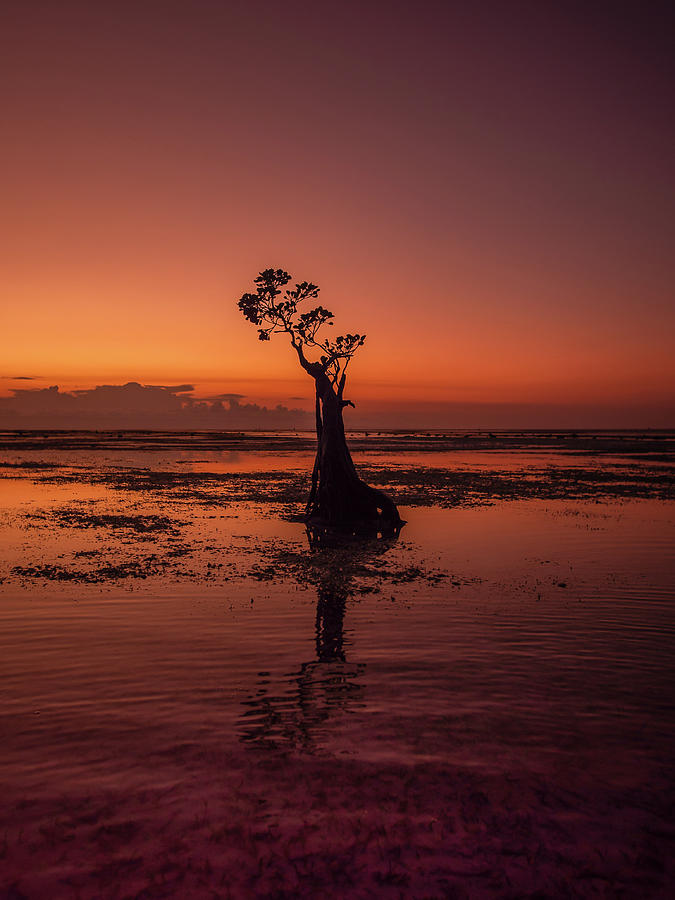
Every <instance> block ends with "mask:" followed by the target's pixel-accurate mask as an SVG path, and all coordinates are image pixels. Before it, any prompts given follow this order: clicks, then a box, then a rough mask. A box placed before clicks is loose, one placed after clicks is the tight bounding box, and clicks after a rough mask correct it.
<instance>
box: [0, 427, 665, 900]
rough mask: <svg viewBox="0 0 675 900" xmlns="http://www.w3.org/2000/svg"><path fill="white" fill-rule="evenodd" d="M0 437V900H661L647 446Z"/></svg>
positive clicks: (653, 450) (653, 479)
mask: <svg viewBox="0 0 675 900" xmlns="http://www.w3.org/2000/svg"><path fill="white" fill-rule="evenodd" d="M313 446H314V444H313V440H312V436H311V435H303V434H288V433H268V434H216V433H194V434H187V433H181V434H171V433H158V432H110V433H102V432H97V433H94V432H89V433H87V432H40V433H38V432H6V433H2V434H0V497H1V502H0V548H1V550H2V552H1V554H0V739H1V740H0V789H1V791H2V804H0V897H1V898H15V900H19V898H30V900H32V898H43V897H48V898H102V897H103V898H134V897H137V898H155V897H157V898H164V897H186V898H191V897H195V898H202V897H203V898H218V897H222V898H226V897H229V898H252V897H256V898H257V897H270V898H272V897H274V898H296V897H311V898H323V897H325V898H329V897H330V898H335V897H344V898H352V897H353V898H361V897H363V898H366V897H375V898H380V897H382V898H420V900H422V898H446V897H453V898H474V897H476V898H482V897H486V898H492V897H494V898H502V897H504V898H522V897H532V898H534V897H537V898H544V897H551V898H557V897H589V898H590V897H612V898H614V897H622V898H623V897H626V898H647V897H663V898H670V897H672V896H673V895H674V894H675V864H674V862H673V859H674V858H675V856H674V850H675V823H674V822H673V801H674V800H675V791H674V784H673V780H674V779H673V764H672V760H673V759H674V758H675V704H674V701H673V687H674V685H675V661H674V660H675V504H674V503H673V499H674V498H675V434H674V433H672V432H648V433H628V432H614V433H611V432H597V433H590V432H586V433H570V432H547V433H544V432H500V433H489V432H484V433H477V432H473V433H471V434H469V433H463V432H454V433H451V432H447V433H443V434H440V433H429V434H422V433H415V434H413V433H398V434H396V433H386V434H385V433H371V434H365V433H358V434H354V435H351V436H350V446H351V447H352V449H353V456H354V461H355V463H356V464H357V467H358V468H359V471H360V473H361V475H362V477H363V478H364V479H365V480H367V481H368V482H369V483H371V484H373V485H376V486H378V487H381V488H382V489H384V490H386V491H387V492H388V493H389V494H391V496H392V497H393V498H394V500H395V501H396V503H397V504H398V506H399V509H400V511H401V514H402V516H403V518H404V519H405V520H406V522H407V524H406V525H405V527H404V528H403V530H402V532H401V534H400V536H399V537H398V539H397V540H380V541H377V540H374V541H370V542H359V543H356V542H351V543H350V542H347V543H345V544H343V545H338V546H332V545H331V546H318V547H317V546H316V545H314V544H313V542H312V541H311V540H310V539H309V537H308V535H307V532H306V530H305V526H304V524H303V521H302V514H303V510H304V502H305V499H306V496H307V492H308V489H309V476H310V472H311V468H312V462H313Z"/></svg>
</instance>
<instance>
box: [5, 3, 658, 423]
mask: <svg viewBox="0 0 675 900" xmlns="http://www.w3.org/2000/svg"><path fill="white" fill-rule="evenodd" d="M615 6H616V8H614V6H613V5H609V4H607V5H603V6H602V8H601V7H600V5H598V6H593V4H576V3H570V4H545V3H544V4H542V3H537V4H534V3H533V4H525V3H518V2H514V3H493V4H491V3H483V4H463V3H457V4H455V3H450V2H446V3H437V2H425V3H412V2H409V3H398V2H391V3H387V4H384V3H369V2H359V3H352V2H340V3H322V2H308V0H306V2H300V0H285V2H283V3H282V2H255V0H253V2H251V0H247V2H241V3H240V2H227V0H222V2H212V3H211V2H199V0H196V2H184V3H179V2H167V0H164V2H143V0H139V2H134V3H131V2H129V3H125V2H116V3H105V2H96V3H59V2H50V3H33V2H30V0H26V2H22V3H18V2H16V3H14V4H13V5H12V6H11V7H10V9H9V11H8V12H5V13H4V14H3V34H2V44H3V46H2V53H1V54H0V104H1V108H2V129H3V140H2V142H1V143H0V178H1V179H2V185H1V191H2V203H1V204H0V285H1V290H2V298H1V303H2V305H1V311H0V333H2V335H3V337H2V345H3V346H2V356H1V358H0V376H2V378H1V379H0V397H1V396H2V395H4V396H8V395H11V393H12V391H13V390H15V389H19V388H21V389H26V388H38V389H39V388H44V387H47V386H49V385H56V384H58V385H59V387H60V389H61V391H62V392H63V391H70V390H75V389H79V390H82V389H90V388H93V387H95V386H96V385H101V384H110V385H120V384H124V383H126V382H129V381H138V382H141V383H143V384H148V385H178V384H190V385H194V388H195V390H194V391H193V392H192V394H191V396H193V397H195V398H204V397H210V396H214V395H218V394H223V393H237V394H240V395H242V396H243V397H245V398H246V400H245V402H250V403H258V404H265V405H268V406H274V405H276V404H278V403H282V404H284V405H286V406H289V407H301V408H302V407H304V408H307V409H309V408H311V387H312V386H311V384H309V383H308V381H309V380H308V379H307V376H306V375H305V374H304V373H303V372H301V371H300V370H299V369H298V367H297V362H295V361H294V359H293V357H292V355H291V353H290V352H289V349H288V347H287V346H286V345H285V344H284V343H283V342H282V341H281V339H277V340H276V341H273V342H272V343H271V344H260V343H259V342H258V341H257V339H256V333H255V329H254V328H253V327H252V326H251V325H250V324H249V323H247V322H245V321H244V319H243V317H242V316H241V314H240V313H239V311H238V310H237V308H236V299H237V298H238V297H239V296H240V295H241V294H242V293H243V292H244V291H245V290H249V289H250V285H251V282H252V279H253V278H254V277H255V275H256V274H257V272H258V271H259V270H260V269H262V268H266V267H268V266H275V267H276V266H280V267H283V268H285V269H287V270H288V271H289V272H291V274H293V275H294V276H295V277H297V278H298V279H299V280H302V279H310V280H312V281H315V282H316V283H318V284H319V285H320V286H321V289H322V293H321V298H320V301H321V302H322V303H323V304H324V305H325V306H327V307H328V308H329V309H332V310H333V311H334V312H335V314H336V326H337V328H338V329H339V330H345V331H354V330H359V331H363V332H366V333H367V334H368V340H367V343H366V346H365V347H364V349H363V350H362V351H361V352H360V355H359V356H358V357H357V359H356V360H355V361H354V363H353V364H352V367H351V368H350V373H351V382H350V383H351V390H350V391H349V396H351V397H352V398H353V399H354V401H355V402H356V403H357V410H358V411H359V416H360V419H359V421H361V422H367V421H368V420H369V417H371V419H372V421H373V422H377V423H378V424H389V425H392V426H395V425H414V426H419V425H426V426H427V427H434V426H438V427H442V428H446V427H452V426H455V427H461V426H462V425H465V424H470V425H471V426H472V427H474V426H475V425H476V423H480V422H481V421H482V420H481V415H482V416H483V419H484V421H483V422H482V424H484V425H485V426H486V427H490V426H491V425H501V426H504V425H509V424H510V425H513V426H514V427H524V426H528V425H529V426H537V425H545V426H546V427H549V426H554V425H555V424H556V422H558V423H559V424H560V425H561V426H568V427H575V425H579V427H582V426H587V427H592V426H593V424H594V423H597V424H598V425H603V426H606V425H615V426H626V427H631V426H637V427H645V426H648V425H652V426H668V425H670V426H673V425H675V353H673V349H674V348H673V343H674V341H673V335H674V334H675V304H674V303H673V297H674V296H675V291H674V288H675V273H674V268H675V264H674V260H675V247H674V246H673V236H674V234H675V228H674V225H675V215H674V213H675V177H674V175H675V173H674V171H673V169H674V166H673V160H675V125H674V121H675V120H674V117H673V109H674V107H673V99H674V94H675V91H674V86H675V62H674V61H675V47H674V45H673V34H674V33H675V31H674V29H673V27H672V25H673V22H672V19H671V18H670V16H672V14H670V13H669V11H668V7H667V6H665V5H664V6H663V7H660V6H659V5H658V4H645V5H638V4H636V5H635V6H634V7H633V9H632V11H631V10H630V7H629V6H627V5H626V4H616V5H615ZM552 7H557V8H552ZM619 7H620V9H619ZM594 10H595V11H594ZM662 10H665V11H663V12H662ZM17 376H24V377H31V378H33V379H34V380H33V381H31V382H27V381H16V380H14V379H15V378H16V377H17ZM96 396H98V395H96ZM481 410H483V413H481ZM509 411H511V412H509ZM350 414H351V413H350ZM556 417H558V418H556ZM0 424H1V423H0Z"/></svg>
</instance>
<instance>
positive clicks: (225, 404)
mask: <svg viewBox="0 0 675 900" xmlns="http://www.w3.org/2000/svg"><path fill="white" fill-rule="evenodd" d="M193 390H194V386H193V385H191V384H179V385H154V384H145V385H143V384H138V383H137V382H135V381H131V382H129V383H128V384H123V385H109V384H106V385H99V386H98V387H95V388H91V389H90V390H82V391H70V392H69V391H60V390H59V389H58V387H57V386H56V385H54V386H53V387H50V388H43V389H40V390H35V389H33V390H30V389H17V390H14V391H13V392H12V394H13V396H11V397H0V427H1V428H9V429H16V428H90V429H102V430H105V429H109V428H113V429H114V428H142V429H152V428H160V429H173V430H176V431H189V430H192V429H211V428H213V429H222V430H226V431H231V430H232V431H240V430H246V429H278V428H298V429H299V428H308V427H312V425H313V418H312V416H311V414H310V413H308V412H305V410H302V409H289V408H287V407H285V406H282V405H279V406H275V407H274V408H272V409H270V408H268V407H266V406H259V405H258V404H257V403H241V402H240V401H241V400H243V399H244V398H243V396H242V395H241V394H221V395H219V396H218V397H214V398H212V399H210V400H196V399H195V398H194V397H193V396H192V395H191V392H192V391H193Z"/></svg>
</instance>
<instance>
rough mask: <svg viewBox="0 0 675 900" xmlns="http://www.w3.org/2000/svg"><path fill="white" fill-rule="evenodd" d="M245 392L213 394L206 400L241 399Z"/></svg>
mask: <svg viewBox="0 0 675 900" xmlns="http://www.w3.org/2000/svg"><path fill="white" fill-rule="evenodd" d="M245 396H246V394H213V396H210V397H208V398H207V399H208V400H243V399H244V397H245Z"/></svg>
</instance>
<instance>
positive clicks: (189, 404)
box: [0, 381, 675, 431]
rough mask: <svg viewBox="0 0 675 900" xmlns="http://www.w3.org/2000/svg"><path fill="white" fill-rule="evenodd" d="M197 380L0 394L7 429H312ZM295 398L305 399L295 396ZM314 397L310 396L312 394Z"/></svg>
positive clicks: (366, 418) (536, 408) (559, 417)
mask: <svg viewBox="0 0 675 900" xmlns="http://www.w3.org/2000/svg"><path fill="white" fill-rule="evenodd" d="M193 391H194V385H191V384H177V385H156V384H146V385H142V384H138V383H137V382H135V381H132V382H129V383H128V384H123V385H99V386H98V387H95V388H91V389H88V390H81V391H60V390H59V389H58V387H56V386H53V387H50V388H42V389H38V388H16V389H14V390H13V391H12V396H11V397H0V428H3V429H31V428H35V429H45V428H58V429H72V428H81V429H92V430H101V431H105V430H109V429H126V428H129V429H145V430H152V429H160V430H167V431H209V430H214V431H255V430H263V431H265V430H278V429H292V430H298V431H312V430H313V429H314V415H313V413H312V412H308V411H306V410H303V409H298V408H293V407H290V408H289V407H286V406H283V405H278V406H275V407H273V408H269V407H267V406H260V405H258V404H257V403H246V402H242V401H244V400H245V397H244V395H243V394H233V393H223V394H217V395H215V396H212V397H210V398H208V400H197V399H195V398H194V397H193V396H192V392H193ZM289 399H290V401H291V402H293V401H299V400H301V399H302V398H299V397H291V398H289ZM308 401H309V398H308ZM674 423H675V409H673V407H672V406H668V407H665V408H664V407H657V406H648V405H644V406H634V407H632V408H631V407H625V406H624V407H618V406H615V407H610V406H587V407H579V406H563V405H545V406H544V405H537V404H515V403H504V404H495V403H483V404H480V403H455V402H437V403H433V402H421V403H416V404H414V405H411V406H408V407H407V408H400V407H399V406H397V405H395V404H393V403H384V404H383V405H382V406H381V407H380V408H378V409H372V408H371V409H367V408H366V409H364V408H363V407H361V406H360V405H358V406H357V408H356V409H355V410H351V411H349V413H348V415H347V416H346V421H345V424H346V426H347V428H348V429H354V430H358V429H366V430H376V429H383V430H387V429H392V428H393V429H396V428H398V429H423V430H425V429H434V428H438V429H453V428H458V429H479V430H480V429H499V428H505V429H508V428H511V429H513V428H515V429H519V428H535V429H536V428H545V429H556V428H568V429H584V428H587V429H600V428H637V429H644V428H672V427H673V424H674Z"/></svg>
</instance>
